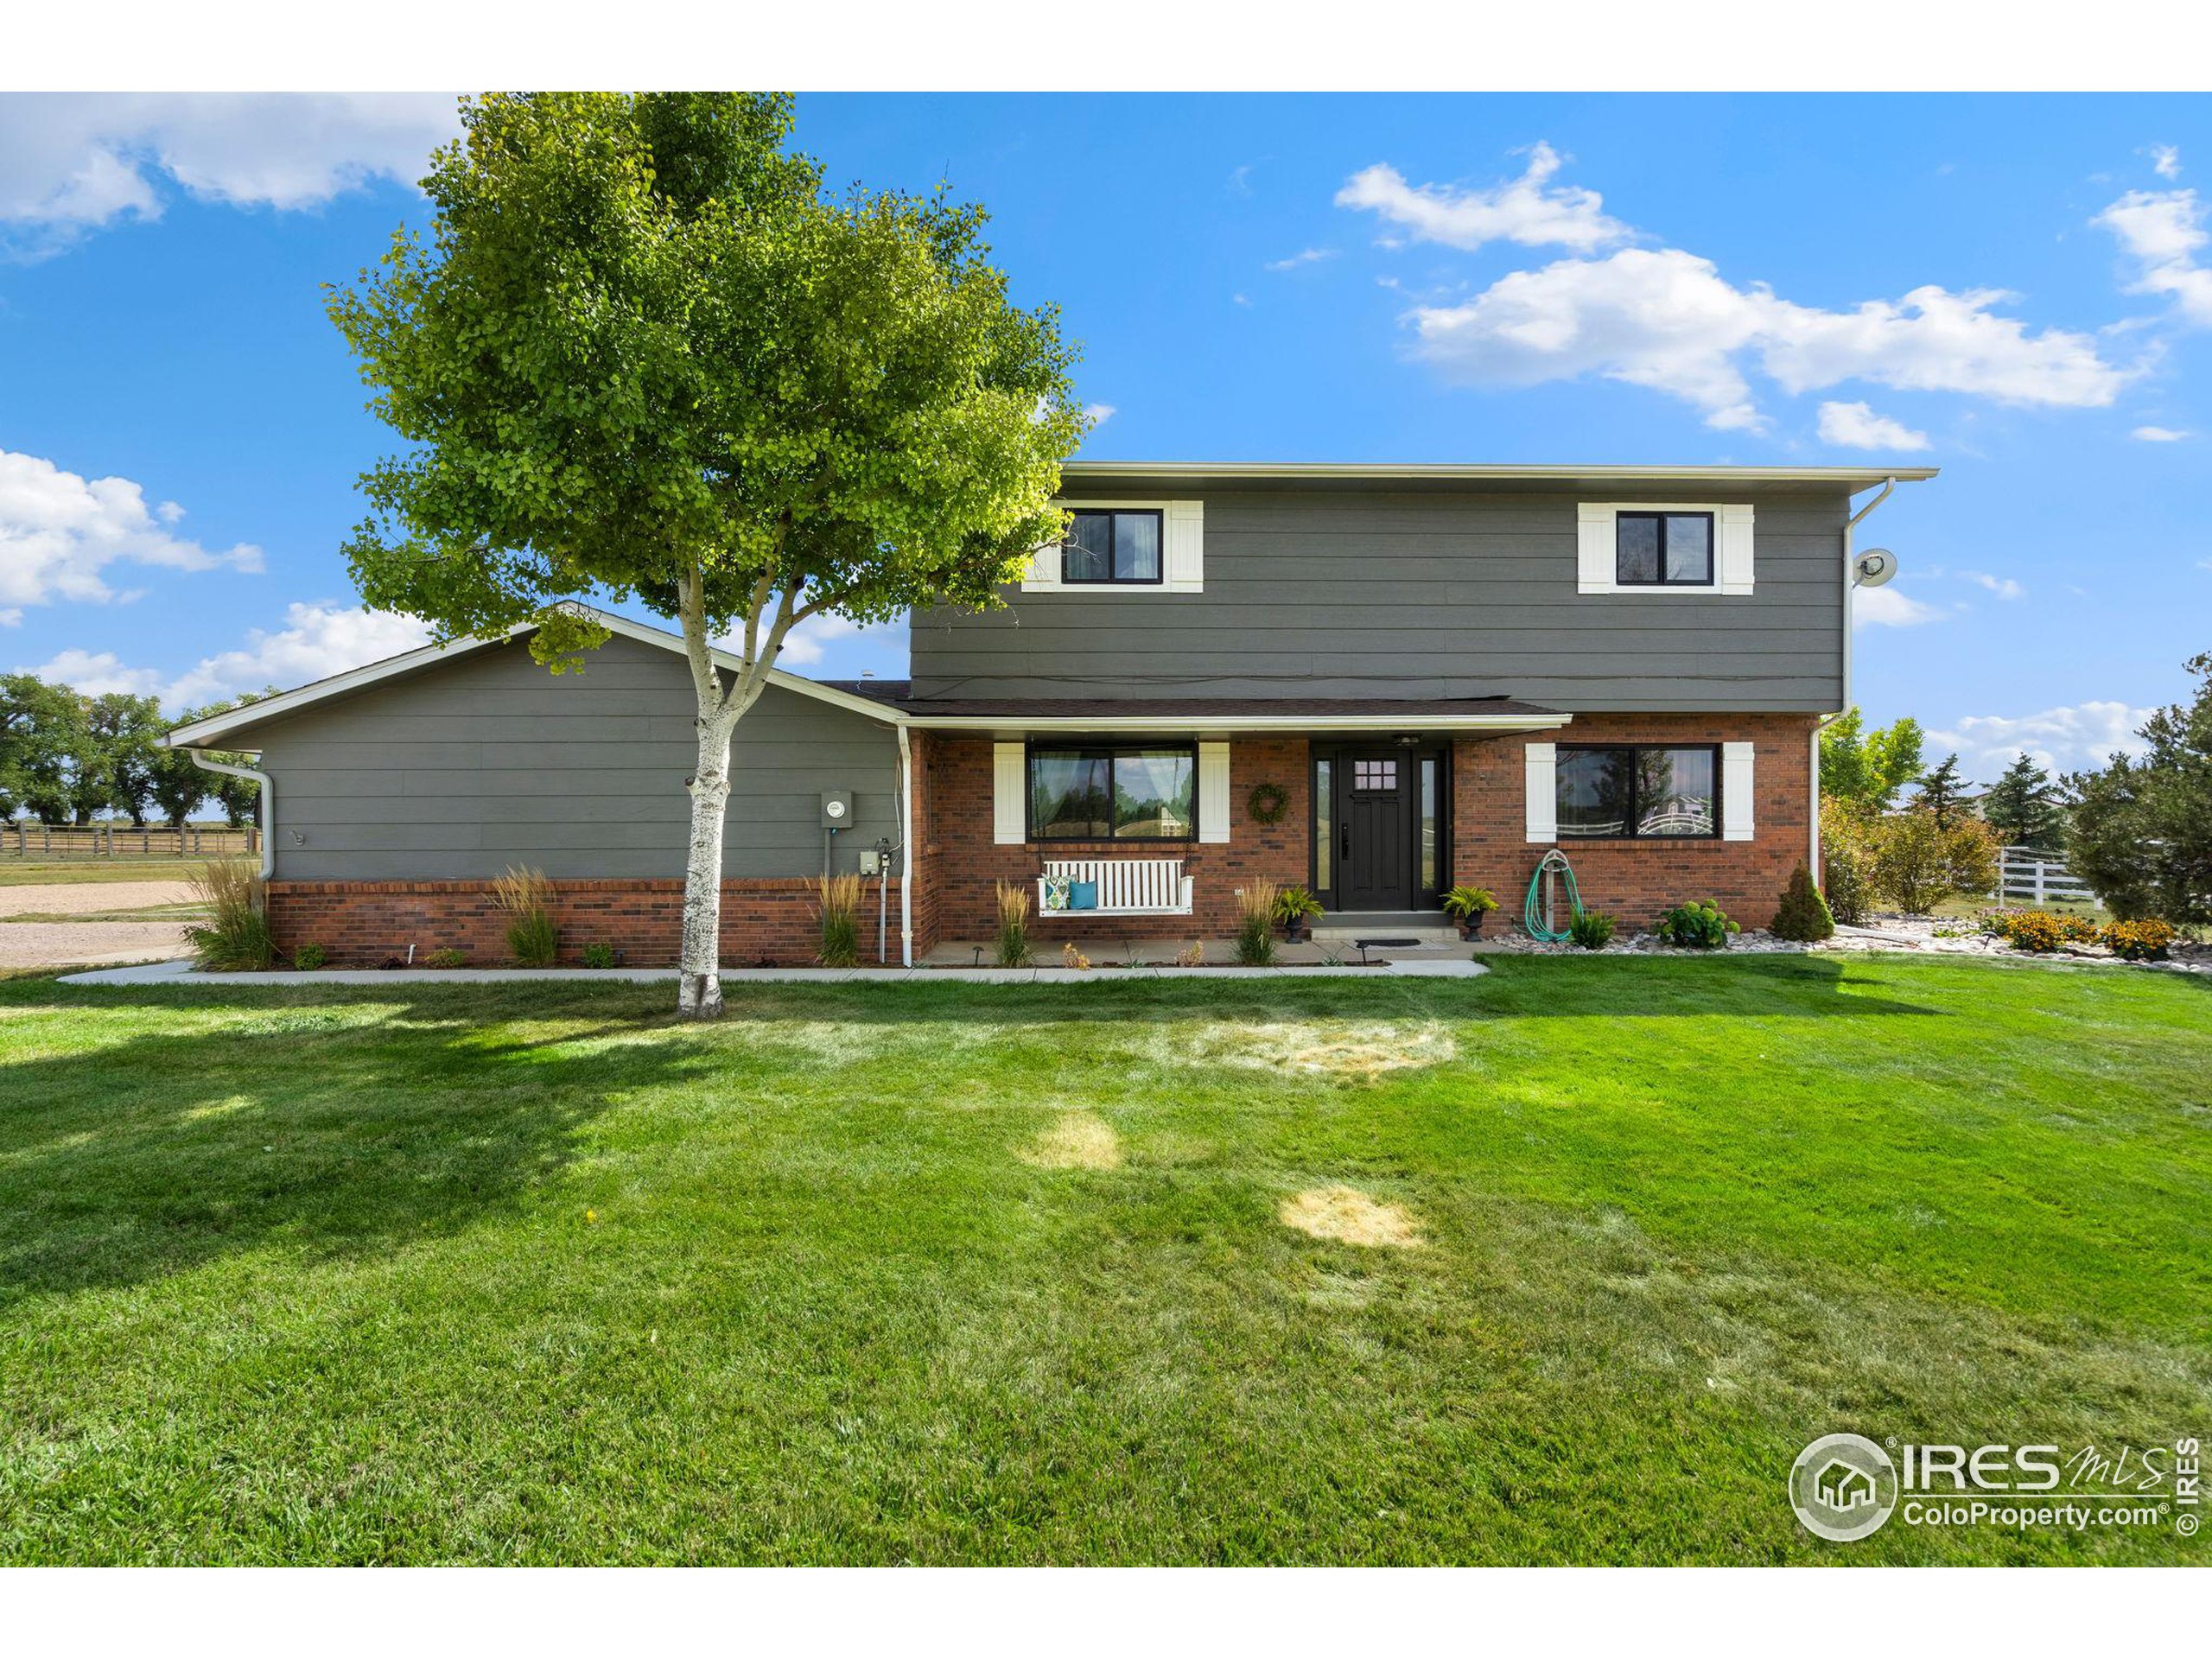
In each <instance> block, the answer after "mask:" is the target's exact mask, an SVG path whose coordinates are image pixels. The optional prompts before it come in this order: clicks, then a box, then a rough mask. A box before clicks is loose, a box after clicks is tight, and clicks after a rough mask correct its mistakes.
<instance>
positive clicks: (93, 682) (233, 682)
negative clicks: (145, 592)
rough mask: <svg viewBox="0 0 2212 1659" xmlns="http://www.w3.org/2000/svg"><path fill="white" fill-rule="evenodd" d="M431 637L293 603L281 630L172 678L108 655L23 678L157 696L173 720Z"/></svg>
mask: <svg viewBox="0 0 2212 1659" xmlns="http://www.w3.org/2000/svg"><path fill="white" fill-rule="evenodd" d="M429 638H430V630H429V626H428V625H426V624H424V623H423V622H421V621H418V620H416V618H414V617H411V616H396V615H393V614H392V613H390V612H385V611H367V610H364V609H362V608H361V607H359V606H353V607H345V606H339V605H332V604H295V605H291V606H289V607H286V609H285V613H284V626H283V627H281V628H274V629H270V628H254V629H251V630H250V631H249V632H247V634H246V637H245V645H242V646H240V647H239V648H238V649H237V650H235V651H226V652H219V653H218V654H217V655H215V656H213V657H203V658H200V661H199V663H198V664H195V665H194V667H192V668H190V669H188V670H187V671H185V672H183V673H182V674H180V675H178V676H177V677H175V678H174V679H171V678H169V677H167V676H165V675H163V674H162V673H161V672H160V671H157V670H155V669H149V668H133V667H131V666H130V665H129V664H125V663H124V661H123V660H122V659H121V658H118V656H117V655H116V654H115V653H114V652H111V651H102V652H88V651H83V650H78V649H71V650H68V651H64V652H60V653H59V654H58V655H56V656H54V658H50V659H49V660H48V661H47V662H44V663H41V664H39V665H38V666H37V667H35V668H32V669H30V670H29V672H30V673H33V674H36V675H37V676H38V677H40V678H41V679H43V680H52V681H55V682H58V683H61V684H64V685H73V686H74V687H76V689H77V690H79V691H82V692H85V693H86V695H88V696H100V695H101V694H103V693H105V692H109V691H129V692H130V693H132V694H134V695H135V696H158V697H159V698H160V699H161V700H162V705H163V706H164V707H165V708H167V709H168V710H169V711H170V712H171V713H175V712H177V711H179V710H181V709H187V708H190V707H191V706H193V705H194V704H195V703H202V702H212V701H213V700H214V699H216V698H218V697H233V696H238V694H239V693H241V692H245V691H259V690H264V689H266V688H267V687H269V686H272V685H274V686H277V687H279V688H280V689H283V690H290V689H291V688H292V687H294V686H296V685H305V684H306V683H308V682H309V681H310V680H320V679H322V678H325V677H327V676H329V675H332V674H342V673H344V672H345V671H346V670H347V669H349V668H359V667H360V666H361V665H362V664H364V663H374V662H381V661H382V660H383V659H384V658H387V657H397V656H398V655H399V654H400V653H401V652H408V651H413V650H415V649H416V647H417V646H419V645H425V644H427V643H429Z"/></svg>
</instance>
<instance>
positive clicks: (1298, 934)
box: [1282, 922, 1313, 944]
mask: <svg viewBox="0 0 2212 1659" xmlns="http://www.w3.org/2000/svg"><path fill="white" fill-rule="evenodd" d="M1282 938H1283V943H1284V944H1305V943H1306V940H1308V939H1310V938H1313V924H1312V923H1311V922H1285V923H1284V924H1283V925H1282Z"/></svg>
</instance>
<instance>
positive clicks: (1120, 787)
mask: <svg viewBox="0 0 2212 1659" xmlns="http://www.w3.org/2000/svg"><path fill="white" fill-rule="evenodd" d="M1197 799H1198V751H1197V750H1196V749H1195V748H1193V747H1190V746H1189V745H1181V746H1177V745H1172V744H1171V745H1160V744H1144V745H1132V746H1130V747H1126V748H1109V747H1093V746H1090V745H1083V746H1080V747H1073V746H1071V747H1052V748H1045V747H1038V748H1033V749H1031V750H1030V751H1029V834H1030V837H1031V838H1032V839H1033V840H1036V841H1189V840H1191V839H1192V837H1193V836H1196V835H1197V833H1198V823H1197V814H1196V811H1195V810H1194V809H1195V806H1196V803H1197Z"/></svg>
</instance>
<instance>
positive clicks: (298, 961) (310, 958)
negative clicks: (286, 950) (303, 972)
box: [292, 944, 330, 973]
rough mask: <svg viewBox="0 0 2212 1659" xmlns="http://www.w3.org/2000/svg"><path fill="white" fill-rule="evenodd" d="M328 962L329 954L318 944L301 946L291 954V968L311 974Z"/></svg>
mask: <svg viewBox="0 0 2212 1659" xmlns="http://www.w3.org/2000/svg"><path fill="white" fill-rule="evenodd" d="M329 960H330V953H329V952H328V951H327V950H324V949H323V948H322V947H321V945H319V944H303V945H302V946H301V947H300V948H299V949H298V950H295V951H293V952H292V966H293V967H295V968H304V969H307V970H308V972H310V973H312V972H313V971H314V970H315V969H318V968H320V967H321V966H322V964H323V963H326V962H328V961H329Z"/></svg>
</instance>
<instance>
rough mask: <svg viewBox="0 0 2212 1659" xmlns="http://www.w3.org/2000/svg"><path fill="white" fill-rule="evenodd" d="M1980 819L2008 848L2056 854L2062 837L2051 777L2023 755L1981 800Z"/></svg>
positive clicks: (1990, 787) (2059, 814) (2061, 822)
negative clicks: (2032, 849) (2038, 850)
mask: <svg viewBox="0 0 2212 1659" xmlns="http://www.w3.org/2000/svg"><path fill="white" fill-rule="evenodd" d="M1981 816H1982V817H1983V818H1984V819H1985V820H1986V821H1987V823H1988V824H1989V827H1990V828H1991V829H1994V830H1996V831H1997V833H1998V835H1999V836H2000V837H2002V839H2003V841H2004V842H2005V845H2006V846H2008V847H2037V848H2041V849H2044V850H2045V851H2056V849H2057V848H2058V844H2059V842H2060V840H2061V838H2062V836H2063V833H2064V827H2065V815H2064V814H2063V813H2062V812H2061V811H2060V810H2059V809H2058V803H2057V801H2056V797H2055V791H2054V790H2053V789H2052V786H2051V781H2050V773H2049V772H2045V771H2044V769H2043V768H2042V767H2041V766H2037V764H2036V763H2035V761H2034V760H2032V759H2031V758H2030V757H2029V756H2028V755H2027V754H2026V753H2022V754H2021V756H2020V758H2019V759H2018V760H2015V761H2014V762H2013V763H2012V765H2011V766H2007V767H2006V768H2005V775H2004V776H2003V777H2002V778H1999V779H1998V780H1997V781H1996V782H1995V783H1993V784H1992V785H1990V786H1989V793H1988V794H1986V795H1985V796H1983V797H1982V799H1981Z"/></svg>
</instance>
